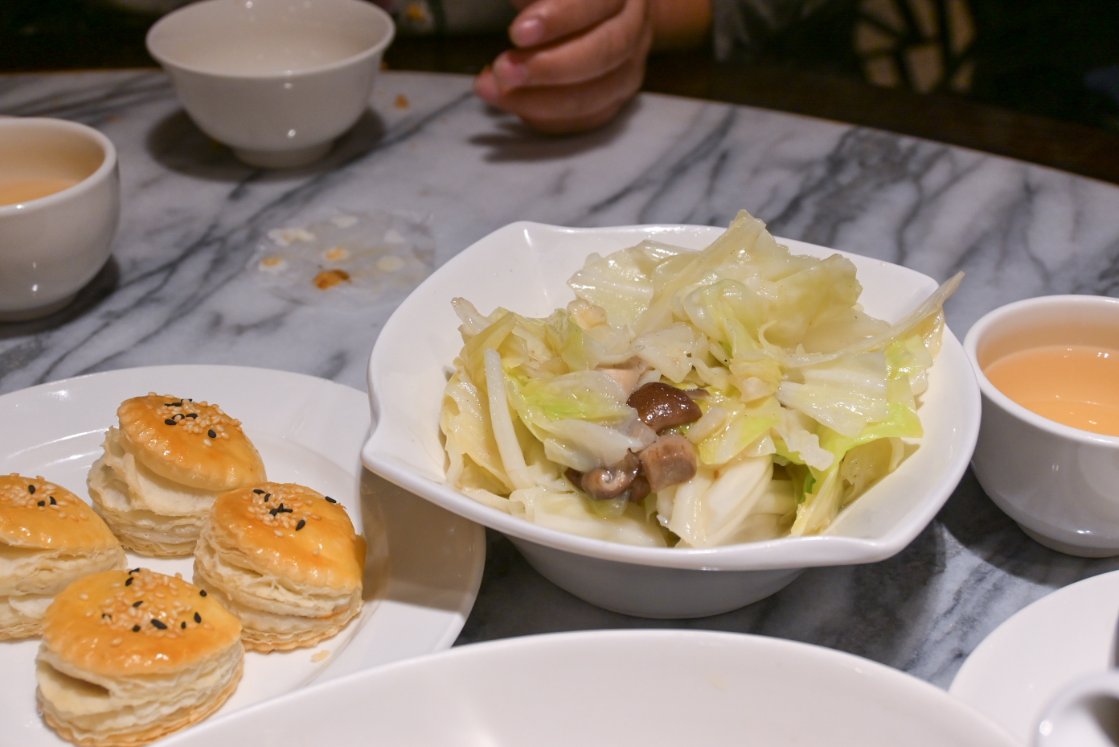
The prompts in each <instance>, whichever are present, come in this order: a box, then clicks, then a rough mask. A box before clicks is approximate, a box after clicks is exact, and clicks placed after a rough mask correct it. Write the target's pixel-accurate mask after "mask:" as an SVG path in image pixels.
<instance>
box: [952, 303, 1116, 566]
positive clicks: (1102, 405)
mask: <svg viewBox="0 0 1119 747" xmlns="http://www.w3.org/2000/svg"><path fill="white" fill-rule="evenodd" d="M964 348H965V350H966V351H967V354H968V356H969V357H970V359H971V362H972V365H973V367H974V368H975V372H976V376H977V378H978V379H979V387H980V392H981V394H982V399H983V415H982V424H981V427H980V431H979V441H978V443H977V445H976V450H975V454H974V455H973V457H972V467H973V468H974V471H975V476H976V478H978V480H979V483H980V485H982V486H983V489H984V490H985V491H986V492H987V494H988V495H989V496H990V497H991V500H992V501H994V502H995V504H996V505H997V506H998V507H999V508H1001V509H1002V510H1003V511H1004V512H1006V514H1007V515H1009V516H1010V517H1011V518H1012V519H1014V521H1016V522H1017V523H1018V524H1019V526H1021V527H1022V529H1023V530H1024V531H1025V532H1026V533H1027V534H1029V535H1030V536H1031V537H1033V538H1034V539H1036V540H1037V541H1038V542H1040V543H1041V544H1043V545H1045V546H1047V547H1050V548H1052V549H1054V550H1058V551H1060V552H1064V553H1067V554H1070V555H1077V556H1082V557H1108V556H1113V555H1119V299H1117V298H1107V297H1102V296H1075V295H1066V296H1046V297H1041V298H1031V299H1027V300H1024V301H1018V302H1016V303H1012V304H1009V305H1007V306H1003V307H1001V308H998V309H995V310H994V311H992V312H990V313H989V314H987V315H985V316H984V317H983V318H981V319H980V320H979V321H978V322H976V323H975V325H974V326H973V327H972V328H971V330H970V331H969V332H968V334H967V336H966V338H965V340H964Z"/></svg>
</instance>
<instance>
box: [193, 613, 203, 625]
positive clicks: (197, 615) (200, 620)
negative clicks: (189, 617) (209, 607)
mask: <svg viewBox="0 0 1119 747" xmlns="http://www.w3.org/2000/svg"><path fill="white" fill-rule="evenodd" d="M194 621H195V622H196V623H200V622H202V615H200V614H198V613H197V612H195V613H194Z"/></svg>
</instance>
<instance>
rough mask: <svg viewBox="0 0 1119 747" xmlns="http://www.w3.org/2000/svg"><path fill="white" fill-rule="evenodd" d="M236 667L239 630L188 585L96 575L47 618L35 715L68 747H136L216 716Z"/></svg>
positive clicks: (237, 674)
mask: <svg viewBox="0 0 1119 747" xmlns="http://www.w3.org/2000/svg"><path fill="white" fill-rule="evenodd" d="M243 660H244V648H243V647H242V645H241V624H240V622H238V620H237V618H236V617H234V616H233V615H231V614H230V613H229V612H227V611H226V610H225V609H224V608H223V607H222V606H221V604H220V603H219V602H218V601H217V600H215V599H213V598H212V597H207V595H206V593H205V592H204V591H202V590H201V589H199V588H198V587H197V586H195V585H194V584H191V583H189V582H187V581H184V580H183V579H182V578H179V577H177V576H167V575H164V574H162V573H156V572H154V571H150V570H145V569H141V568H135V569H133V570H130V571H123V570H122V571H104V572H101V573H96V574H93V575H90V576H84V577H82V578H80V579H78V580H77V581H75V582H74V583H72V584H71V585H70V586H68V587H66V589H65V590H64V591H62V593H60V594H59V595H58V596H57V597H55V600H54V602H52V603H51V606H50V607H49V608H48V609H47V614H46V617H45V619H44V623H43V641H42V643H41V644H40V646H39V656H38V659H37V662H36V677H37V680H38V683H39V690H38V699H39V708H40V710H41V711H42V714H43V719H44V720H45V721H46V722H47V724H49V725H50V727H51V728H53V729H54V730H55V731H57V732H58V733H59V735H60V736H62V737H63V738H64V739H66V740H68V741H70V742H74V743H75V744H79V745H89V746H91V747H118V746H119V747H131V746H132V745H141V744H146V743H148V742H151V741H152V740H155V739H158V738H159V737H162V736H165V735H167V734H170V733H171V732H173V731H177V730H178V729H182V728H184V727H186V726H189V725H191V724H193V723H196V722H198V721H200V720H202V719H203V718H205V717H206V716H208V715H210V714H211V713H213V712H214V711H216V710H217V709H218V708H219V707H220V706H221V705H222V703H224V702H225V701H226V699H227V698H229V696H230V694H231V693H232V692H233V690H234V689H235V688H236V687H237V683H238V682H239V681H240V679H241V668H242V661H243Z"/></svg>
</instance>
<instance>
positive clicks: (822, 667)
mask: <svg viewBox="0 0 1119 747" xmlns="http://www.w3.org/2000/svg"><path fill="white" fill-rule="evenodd" d="M215 744H220V745H240V744H268V745H271V744H277V745H279V744H284V745H296V744H299V745H320V744H321V745H331V747H364V746H365V745H371V744H385V745H439V747H458V746H459V745H461V746H462V747H468V746H473V745H533V747H566V746H567V745H640V746H641V747H678V746H679V745H704V747H718V746H720V745H727V746H728V747H729V746H730V745H775V746H777V745H859V747H897V746H898V745H905V747H944V746H945V745H952V747H980V746H981V745H982V746H983V747H1011V746H1012V745H1013V743H1012V742H1011V741H1010V738H1009V737H1007V736H1006V735H1005V734H1003V733H1002V732H1001V730H999V729H998V728H997V727H996V726H994V725H993V724H991V723H989V722H987V721H986V720H984V719H983V718H982V717H980V716H979V715H978V714H976V713H974V712H973V711H971V710H970V709H968V708H967V707H965V706H964V705H962V704H961V703H959V702H958V701H955V700H953V699H952V698H951V697H949V696H948V694H947V693H945V692H944V691H943V690H941V689H940V688H937V687H934V686H933V685H930V684H929V683H927V682H924V681H922V680H919V679H917V678H915V677H912V676H910V675H907V674H903V673H902V672H899V671H897V670H895V669H890V668H889V667H886V666H883V665H881V664H877V663H875V662H872V661H868V660H866V659H862V658H860V657H857V656H853V655H851V654H846V653H841V652H838V651H833V650H831V649H827V648H822V647H818V646H812V645H808V644H805V643H796V642H792V641H785V640H781V639H776V638H766V637H762V636H751V635H743V634H739V633H720V632H711V631H688V630H614V631H590V632H578V633H558V634H551V635H538V636H525V637H521V638H512V639H505V640H500V641H491V642H488V643H478V644H474V645H470V646H462V647H459V648H456V649H453V650H451V651H447V652H444V653H440V654H434V655H432V656H426V657H423V658H421V659H415V660H413V661H408V662H402V663H401V664H394V665H392V666H390V667H384V668H382V669H380V670H377V671H371V672H362V673H360V674H357V675H355V676H353V677H348V678H346V679H344V680H339V681H337V682H332V683H330V684H328V685H325V686H324V687H321V688H316V689H315V690H314V691H311V692H307V693H301V694H299V695H298V696H297V697H294V698H293V697H288V698H283V699H281V700H276V701H273V702H271V703H265V704H263V705H262V706H261V707H258V708H254V709H252V710H250V711H247V712H245V713H244V714H242V715H241V716H240V717H238V718H234V719H219V720H215V721H211V722H209V723H207V724H205V725H203V726H202V727H201V728H198V729H195V730H194V731H193V732H189V733H184V734H182V735H180V736H178V737H172V738H171V739H170V740H168V741H167V742H166V747H210V746H211V745H215Z"/></svg>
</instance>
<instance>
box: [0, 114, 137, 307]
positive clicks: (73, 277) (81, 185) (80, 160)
mask: <svg viewBox="0 0 1119 747" xmlns="http://www.w3.org/2000/svg"><path fill="white" fill-rule="evenodd" d="M119 218H120V176H119V172H118V170H117V152H116V148H115V147H113V144H112V142H111V141H110V140H109V139H108V138H107V137H105V136H104V135H102V134H101V133H100V132H98V131H97V130H95V129H93V128H92V127H87V126H85V125H82V124H78V123H77V122H69V121H66V120H61V119H44V118H19V117H13V118H0V321H18V320H24V319H32V318H35V317H40V316H44V315H46V314H49V313H51V312H53V311H56V310H58V309H60V308H62V307H63V306H65V305H66V304H67V303H69V302H70V301H71V300H72V299H73V298H74V296H75V295H76V294H77V293H78V291H79V290H81V289H82V287H83V286H85V285H86V284H87V283H88V282H89V281H90V280H92V279H93V277H94V276H95V275H96V274H97V273H98V271H100V270H101V268H102V267H103V266H104V265H105V262H107V261H108V259H109V255H110V254H111V252H112V242H113V236H114V235H115V234H116V230H117V222H118V220H119Z"/></svg>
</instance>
